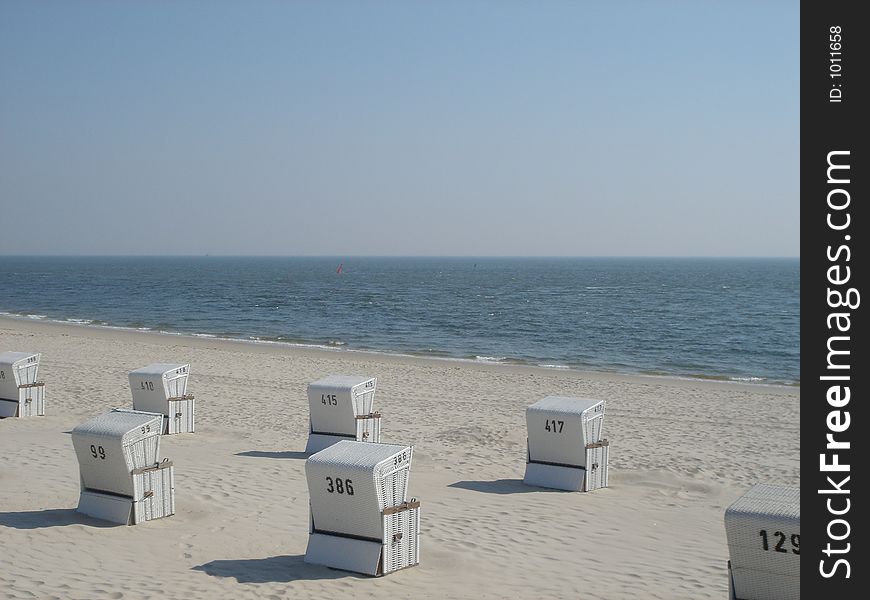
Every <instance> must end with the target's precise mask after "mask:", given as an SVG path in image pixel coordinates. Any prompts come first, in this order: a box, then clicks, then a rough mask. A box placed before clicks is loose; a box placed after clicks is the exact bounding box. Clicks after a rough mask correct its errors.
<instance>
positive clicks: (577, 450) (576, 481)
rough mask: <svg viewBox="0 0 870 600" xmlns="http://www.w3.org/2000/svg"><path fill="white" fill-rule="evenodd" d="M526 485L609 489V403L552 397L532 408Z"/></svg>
mask: <svg viewBox="0 0 870 600" xmlns="http://www.w3.org/2000/svg"><path fill="white" fill-rule="evenodd" d="M526 426H527V427H528V436H529V437H528V454H527V462H526V474H525V477H524V479H523V482H524V483H525V484H526V485H533V486H537V487H545V488H553V489H559V490H568V491H573V492H576V491H583V492H589V491H592V490H595V489H598V488H602V487H607V471H608V467H607V464H608V460H609V458H610V443H609V442H608V441H607V440H606V439H603V438H602V434H603V429H604V400H592V399H589V398H566V397H562V396H547V397H546V398H544V399H543V400H540V401H538V402H536V403H534V404H532V405H531V406H529V407H528V408H527V409H526Z"/></svg>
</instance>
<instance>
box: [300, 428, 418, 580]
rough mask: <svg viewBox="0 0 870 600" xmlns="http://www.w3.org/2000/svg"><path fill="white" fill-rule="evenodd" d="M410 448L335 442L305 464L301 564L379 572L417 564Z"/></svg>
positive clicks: (370, 572)
mask: <svg viewBox="0 0 870 600" xmlns="http://www.w3.org/2000/svg"><path fill="white" fill-rule="evenodd" d="M412 452H413V448H412V447H411V446H399V445H393V444H366V443H362V442H352V441H346V440H345V441H340V442H338V443H337V444H334V445H332V446H330V447H329V448H326V449H325V450H321V451H320V452H318V453H316V454H313V455H312V456H311V457H309V458H308V460H307V461H306V462H305V477H306V479H307V480H308V494H309V497H310V498H311V516H310V521H309V537H308V549H307V551H306V552H305V562H307V563H313V564H319V565H325V566H327V567H332V568H334V569H343V570H345V571H354V572H357V573H364V574H366V575H385V574H387V573H390V572H392V571H397V570H399V569H404V568H405V567H411V566H414V565H416V564H417V563H419V562H420V537H419V536H420V508H419V507H420V503H419V502H417V501H416V500H414V499H412V500H410V501H408V498H407V488H408V478H409V476H410V473H411V454H412Z"/></svg>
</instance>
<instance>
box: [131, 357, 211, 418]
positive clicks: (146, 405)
mask: <svg viewBox="0 0 870 600" xmlns="http://www.w3.org/2000/svg"><path fill="white" fill-rule="evenodd" d="M188 375H190V365H189V364H187V365H182V364H169V363H154V364H151V365H148V366H147V367H142V368H141V369H136V370H135V371H131V372H130V375H129V377H130V391H131V392H132V393H133V410H141V411H146V412H155V413H161V414H162V415H163V416H164V419H163V431H162V432H163V433H170V434H171V433H193V431H194V426H195V420H196V404H195V402H196V401H195V399H194V397H193V395H192V394H188V393H187V377H188Z"/></svg>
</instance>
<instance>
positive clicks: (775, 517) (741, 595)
mask: <svg viewBox="0 0 870 600" xmlns="http://www.w3.org/2000/svg"><path fill="white" fill-rule="evenodd" d="M725 535H726V537H727V538H728V554H729V555H730V557H731V560H729V561H728V577H729V581H728V583H729V586H728V587H729V590H730V593H729V597H730V598H731V600H800V597H801V593H800V592H801V590H800V566H801V556H800V549H801V502H800V488H797V487H788V486H782V485H771V484H758V485H755V486H753V487H751V488H750V489H749V490H748V491H747V492H746V493H745V494H743V495H742V496H741V497H740V498H738V499H737V500H736V501H735V502H734V503H733V504H732V505H731V506H729V507H728V508H727V509H726V510H725Z"/></svg>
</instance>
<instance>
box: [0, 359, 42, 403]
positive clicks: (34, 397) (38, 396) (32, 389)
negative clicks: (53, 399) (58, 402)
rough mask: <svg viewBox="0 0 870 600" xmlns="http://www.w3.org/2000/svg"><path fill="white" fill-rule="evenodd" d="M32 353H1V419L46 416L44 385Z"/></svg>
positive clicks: (37, 360)
mask: <svg viewBox="0 0 870 600" xmlns="http://www.w3.org/2000/svg"><path fill="white" fill-rule="evenodd" d="M41 356H42V355H41V354H39V353H38V352H37V353H33V352H0V418H2V417H42V416H44V415H45V384H44V383H42V382H41V381H37V375H38V374H39V359H40V357H41Z"/></svg>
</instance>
